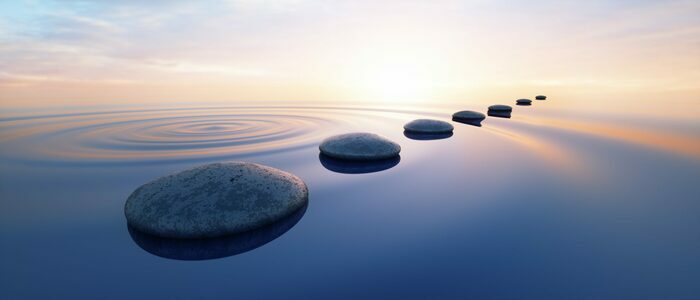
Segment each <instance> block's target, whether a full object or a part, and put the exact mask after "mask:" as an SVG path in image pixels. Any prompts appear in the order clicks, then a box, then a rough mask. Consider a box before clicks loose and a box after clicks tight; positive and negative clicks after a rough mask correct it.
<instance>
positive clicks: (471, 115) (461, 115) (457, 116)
mask: <svg viewBox="0 0 700 300" xmlns="http://www.w3.org/2000/svg"><path fill="white" fill-rule="evenodd" d="M484 119H486V115H484V114H482V113H480V112H475V111H471V110H463V111H458V112H456V113H454V114H452V120H454V121H458V122H467V123H474V122H476V123H479V122H481V121H483V120H484Z"/></svg>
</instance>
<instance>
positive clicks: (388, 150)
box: [318, 132, 401, 161]
mask: <svg viewBox="0 0 700 300" xmlns="http://www.w3.org/2000/svg"><path fill="white" fill-rule="evenodd" d="M318 148H319V150H321V153H323V154H325V155H327V156H330V157H332V158H336V159H346V160H360V161H364V160H378V159H387V158H392V157H395V156H397V155H399V152H401V146H399V144H397V143H395V142H392V141H390V140H389V139H387V138H384V137H382V136H379V135H376V134H374V133H366V132H356V133H347V134H341V135H336V136H332V137H329V138H327V139H325V140H323V141H322V142H321V144H320V145H319V147H318Z"/></svg>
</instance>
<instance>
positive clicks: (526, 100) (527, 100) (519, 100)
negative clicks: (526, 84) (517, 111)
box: [515, 99, 532, 104]
mask: <svg viewBox="0 0 700 300" xmlns="http://www.w3.org/2000/svg"><path fill="white" fill-rule="evenodd" d="M515 103H517V104H531V103H532V100H530V99H518V100H515Z"/></svg>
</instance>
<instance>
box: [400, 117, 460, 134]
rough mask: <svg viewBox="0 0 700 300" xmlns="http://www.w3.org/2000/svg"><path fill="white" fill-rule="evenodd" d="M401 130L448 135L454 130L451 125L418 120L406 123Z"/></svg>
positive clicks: (429, 120)
mask: <svg viewBox="0 0 700 300" xmlns="http://www.w3.org/2000/svg"><path fill="white" fill-rule="evenodd" d="M403 129H404V130H406V131H410V132H415V133H436V134H437V133H450V132H452V130H454V126H452V124H450V123H447V122H445V121H440V120H431V119H418V120H413V121H411V122H408V123H406V125H404V126H403Z"/></svg>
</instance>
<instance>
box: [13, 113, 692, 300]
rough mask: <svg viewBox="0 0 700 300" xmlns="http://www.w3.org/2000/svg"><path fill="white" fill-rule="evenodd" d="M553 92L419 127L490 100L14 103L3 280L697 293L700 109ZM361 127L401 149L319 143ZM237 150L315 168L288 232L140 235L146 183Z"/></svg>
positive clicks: (108, 290)
mask: <svg viewBox="0 0 700 300" xmlns="http://www.w3.org/2000/svg"><path fill="white" fill-rule="evenodd" d="M547 101H555V100H547ZM547 103H548V102H537V101H536V102H535V103H533V105H532V106H528V107H520V106H514V111H513V114H512V117H511V118H510V119H504V118H493V117H489V118H487V119H486V120H485V121H484V122H483V123H482V125H483V126H481V127H476V126H470V125H465V124H460V123H453V124H454V125H455V131H454V134H453V135H452V136H449V137H445V138H442V139H436V140H414V139H411V138H409V136H406V135H404V133H403V130H402V126H403V124H404V123H405V122H408V121H410V120H412V119H414V118H419V117H430V118H438V119H444V120H449V119H450V115H451V113H452V112H454V111H457V110H462V109H480V110H481V109H483V108H481V107H469V106H466V107H451V108H444V109H433V110H430V111H426V110H425V109H406V108H404V109H392V108H369V107H360V108H358V107H310V106H307V107H272V106H270V107H265V106H260V107H206V108H204V107H178V108H167V109H166V108H151V109H138V110H136V109H129V108H119V109H115V108H105V109H103V110H100V109H96V110H91V111H81V112H71V111H55V112H36V113H27V112H23V113H22V114H21V115H17V114H12V115H10V114H9V113H5V114H3V115H2V117H1V118H0V167H1V168H0V199H1V200H0V240H2V245H1V246H0V295H1V296H0V298H2V299H28V298H37V299H42V298H43V299H76V298H87V299H231V298H235V299H248V298H255V299H267V298H282V299H363V298H375V299H407V298H419V299H443V298H444V299H465V298H466V299H697V297H698V295H700V217H698V216H699V215H700V197H698V195H700V155H698V153H700V148H698V149H693V147H695V146H697V145H698V139H699V138H700V123H698V122H697V121H696V120H673V119H670V118H668V119H652V118H649V119H644V118H642V119H632V118H624V117H620V118H610V117H609V116H601V115H597V114H595V113H583V112H558V111H554V110H548V108H547ZM557 116H559V117H561V118H564V119H566V120H569V121H576V122H578V123H581V124H590V125H591V126H594V125H595V126H599V127H601V126H602V127H603V128H608V127H609V128H613V129H615V130H617V129H616V128H619V127H621V128H632V129H633V130H636V131H632V133H629V136H633V135H634V134H633V133H634V132H638V131H642V132H647V133H649V135H643V136H639V137H630V138H626V135H625V133H626V131H623V134H622V136H620V135H617V136H616V135H614V134H612V133H613V132H615V130H613V129H611V130H609V131H606V130H597V128H598V127H596V130H590V131H586V130H585V129H581V128H578V129H576V127H575V126H570V125H567V126H563V125H561V124H560V123H557V122H553V121H551V120H552V119H553V118H554V117H557ZM606 126H607V127H606ZM350 131H371V132H375V133H379V134H382V135H384V136H386V137H388V138H390V139H392V140H394V141H396V142H398V143H400V144H401V146H402V152H401V157H400V160H397V161H392V162H386V163H385V164H384V165H382V166H379V167H376V166H364V167H363V166H360V167H357V168H354V169H353V167H354V166H349V167H348V166H343V165H342V164H341V165H338V164H332V162H331V165H329V164H328V162H325V163H322V160H323V158H322V157H319V153H318V148H317V145H318V143H319V142H320V141H321V140H322V139H323V138H325V137H327V136H329V135H332V134H337V133H344V132H350ZM668 136H675V137H677V139H675V140H674V141H677V142H678V146H669V145H667V144H663V141H666V140H665V138H668ZM689 147H690V148H689ZM227 160H244V161H250V162H256V163H261V164H265V165H269V166H273V167H276V168H279V169H282V170H285V171H289V172H292V173H294V174H296V175H298V176H299V177H301V178H302V179H303V180H304V181H305V182H306V183H307V185H308V187H309V191H310V196H309V204H308V207H307V208H306V211H305V212H302V213H301V215H300V217H299V218H298V220H294V222H296V223H294V222H291V223H288V224H287V225H288V226H287V227H290V228H282V229H281V230H278V232H277V234H276V235H278V237H276V238H275V234H273V236H272V240H271V241H269V242H267V243H265V242H266V241H264V240H261V241H260V242H261V243H262V244H261V245H254V246H255V247H252V248H253V249H252V250H249V251H244V252H242V253H239V254H235V255H231V256H226V257H223V258H218V259H209V260H195V261H185V260H178V259H172V258H164V257H161V256H158V255H155V254H153V253H151V252H148V251H146V250H144V249H143V248H141V247H140V246H139V245H138V244H137V243H136V242H135V240H134V239H133V238H132V236H131V235H130V234H129V230H128V228H127V224H126V220H125V218H124V215H123V205H124V201H125V200H126V198H127V197H128V196H129V194H130V193H131V192H132V191H133V190H134V189H136V188H137V187H138V186H140V185H142V184H144V183H146V182H148V181H150V180H152V179H155V178H157V177H159V176H163V175H167V174H171V173H174V172H177V171H179V170H182V169H185V168H188V167H191V166H196V165H200V164H203V163H208V162H215V161H227ZM324 165H325V166H324ZM326 166H328V168H326ZM373 167H374V168H373ZM365 171H367V172H369V171H373V172H370V173H363V172H365ZM285 226H286V225H285ZM282 227H284V226H282ZM287 229H288V230H287ZM285 230H286V231H285ZM268 237H270V236H269V235H268ZM248 240H249V241H252V242H255V241H257V240H255V239H252V240H251V239H248ZM256 247H257V248H256ZM243 250H246V249H243ZM156 254H157V253H156Z"/></svg>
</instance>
